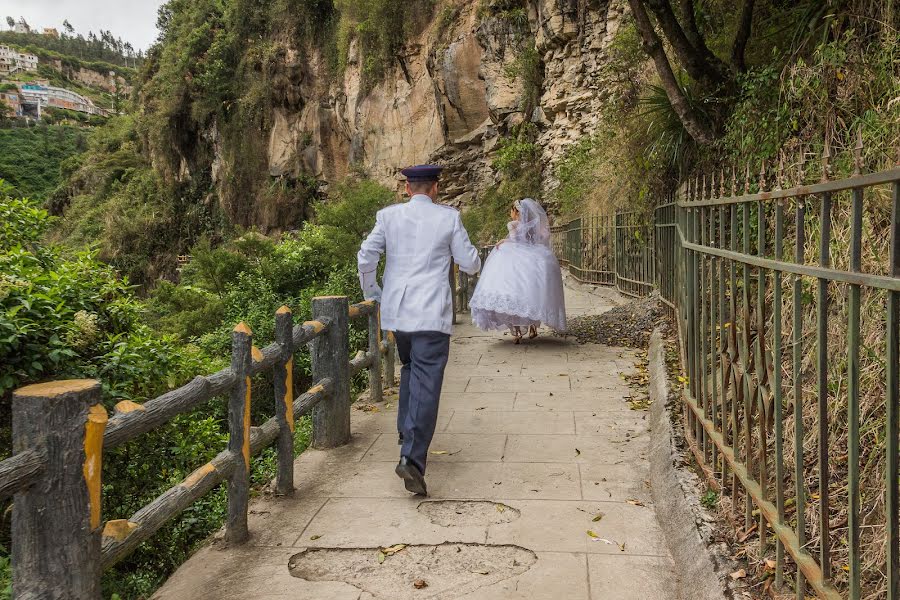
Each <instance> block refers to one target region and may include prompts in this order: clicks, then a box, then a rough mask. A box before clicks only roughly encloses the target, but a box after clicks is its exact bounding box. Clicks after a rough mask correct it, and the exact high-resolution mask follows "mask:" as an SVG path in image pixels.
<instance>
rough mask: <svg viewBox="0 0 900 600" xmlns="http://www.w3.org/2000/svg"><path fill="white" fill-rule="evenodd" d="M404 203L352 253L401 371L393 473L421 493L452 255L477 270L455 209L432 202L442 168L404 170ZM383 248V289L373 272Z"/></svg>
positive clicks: (444, 345) (445, 335)
mask: <svg viewBox="0 0 900 600" xmlns="http://www.w3.org/2000/svg"><path fill="white" fill-rule="evenodd" d="M402 173H403V174H404V175H405V176H406V193H407V194H408V195H409V196H410V200H409V202H405V203H403V204H395V205H392V206H389V207H387V208H385V209H383V210H380V211H378V214H377V215H376V217H375V228H374V229H372V232H371V233H370V234H369V236H368V237H367V238H366V240H365V241H364V242H363V243H362V247H361V248H360V250H359V254H358V255H357V259H358V263H359V279H360V284H361V285H362V289H363V294H364V295H365V298H366V299H367V300H379V301H380V302H381V327H382V328H383V329H385V330H386V331H393V332H394V336H395V338H396V340H397V352H398V354H399V355H400V362H401V363H402V364H403V366H402V368H401V370H400V406H399V408H398V414H397V430H398V431H399V432H400V444H401V450H400V462H399V464H398V465H397V469H396V472H397V475H398V476H399V477H400V478H401V479H403V482H404V484H405V485H406V489H407V490H409V491H410V492H413V493H415V494H419V495H422V496H425V495H427V489H426V487H425V467H426V463H427V458H428V447H429V446H430V445H431V438H432V437H433V436H434V429H435V425H436V423H437V415H438V403H439V402H440V397H441V385H442V384H443V380H444V368H445V367H446V366H447V358H448V357H449V353H450V331H451V328H452V323H453V300H452V298H451V292H450V282H449V277H448V274H449V272H450V259H451V257H452V258H453V260H455V261H456V264H458V265H459V268H460V270H462V271H465V272H466V273H469V274H473V275H474V274H475V273H477V272H478V271H479V270H480V269H481V259H480V258H479V256H478V250H477V249H476V248H475V247H474V246H473V245H472V243H471V242H470V241H469V235H468V234H467V233H466V230H465V228H464V227H463V224H462V219H461V218H460V215H459V211H457V210H455V209H453V208H450V207H447V206H441V205H439V204H435V203H434V201H435V200H436V199H437V194H438V179H439V177H440V173H441V167H438V166H433V165H421V166H417V167H410V168H408V169H404V170H403V171H402ZM382 254H387V263H386V265H385V269H384V278H383V279H384V291H382V289H381V287H380V286H379V285H378V281H377V277H376V271H377V269H378V262H379V260H380V258H381V255H382Z"/></svg>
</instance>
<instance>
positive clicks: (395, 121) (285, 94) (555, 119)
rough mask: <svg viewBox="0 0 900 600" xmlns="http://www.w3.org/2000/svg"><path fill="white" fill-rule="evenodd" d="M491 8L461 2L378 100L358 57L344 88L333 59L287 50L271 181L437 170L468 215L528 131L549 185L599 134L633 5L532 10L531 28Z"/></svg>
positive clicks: (570, 2) (572, 3) (589, 1)
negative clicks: (500, 154) (564, 160)
mask: <svg viewBox="0 0 900 600" xmlns="http://www.w3.org/2000/svg"><path fill="white" fill-rule="evenodd" d="M494 3H497V0H493V2H488V3H487V9H485V4H486V3H485V2H483V1H482V0H458V1H457V3H456V5H455V6H456V10H455V11H454V12H453V13H452V17H453V18H439V17H438V16H436V17H435V19H434V21H433V22H432V23H431V24H430V25H429V26H428V27H427V28H426V29H425V30H424V31H423V32H422V33H421V34H420V35H419V36H417V37H416V38H415V39H412V40H410V41H409V42H408V43H407V44H406V46H405V48H404V52H403V54H402V56H401V57H400V59H399V60H398V63H397V64H396V66H394V67H393V68H392V69H391V70H390V71H389V72H388V73H387V74H386V76H385V77H384V78H383V79H382V80H381V81H380V83H378V84H376V85H374V86H373V87H371V89H366V88H365V87H364V81H363V76H362V73H361V64H360V63H361V62H362V61H361V59H360V56H359V52H358V50H357V48H356V47H355V46H351V48H350V54H349V61H348V67H347V69H346V71H345V72H344V75H343V76H342V77H341V78H339V79H338V80H336V81H335V80H334V78H326V77H321V76H320V75H319V74H320V73H324V72H325V68H324V58H323V57H322V56H320V55H319V54H317V53H316V52H315V51H311V52H310V51H306V52H301V51H299V50H288V51H287V52H286V53H285V56H284V58H283V68H282V69H281V72H280V74H279V76H278V77H277V78H276V81H275V90H276V92H277V94H276V95H277V96H278V97H279V98H280V102H279V103H278V105H277V106H276V107H275V108H274V109H273V110H274V115H273V119H272V122H273V126H272V128H271V131H270V135H269V140H268V165H269V171H270V174H271V175H272V176H275V177H294V176H298V175H300V174H301V173H306V174H312V175H314V176H315V177H316V178H318V179H321V180H325V181H335V180H337V179H339V178H341V177H343V176H344V175H346V174H347V173H348V172H349V171H350V170H351V169H353V168H355V167H360V168H362V169H364V170H365V171H367V172H368V173H369V175H370V176H372V177H374V178H376V179H378V180H380V181H382V182H384V183H386V184H388V185H391V186H399V180H398V177H397V170H398V169H399V168H402V167H404V166H407V165H410V164H415V163H423V162H429V161H436V162H438V163H440V164H443V165H445V166H446V167H447V171H446V175H447V178H446V184H445V194H444V200H445V201H446V202H448V203H450V204H454V205H457V206H461V205H465V204H468V203H471V202H474V201H476V200H477V197H478V195H479V194H480V193H481V192H482V191H483V190H484V189H485V188H486V187H488V186H490V185H491V184H492V183H494V182H495V178H496V175H495V173H494V171H493V170H492V168H491V163H492V151H493V150H494V149H495V148H496V146H497V143H498V141H499V140H500V139H501V138H502V137H503V136H504V135H507V134H509V133H510V131H512V130H513V128H514V127H515V126H517V125H519V124H520V123H522V122H523V121H531V122H532V123H533V124H534V126H535V128H536V130H537V132H538V143H539V145H540V147H541V151H542V164H543V165H544V167H545V174H548V175H549V173H551V170H549V169H547V168H546V167H548V166H552V164H553V163H554V162H555V161H556V160H558V158H559V157H560V156H561V154H562V151H563V150H564V149H565V148H566V147H567V146H568V145H570V144H572V143H573V142H575V141H577V140H578V139H579V138H580V137H581V136H583V135H585V134H589V133H590V132H591V131H593V129H594V128H595V126H596V123H597V118H598V117H597V115H598V107H599V105H600V103H602V101H603V98H604V94H605V92H604V89H603V86H602V84H601V83H600V80H601V78H600V69H601V68H602V66H603V63H604V60H605V57H606V49H607V48H608V46H609V44H610V42H611V40H612V39H613V37H614V35H615V32H616V30H617V28H618V24H619V21H620V17H621V15H622V12H623V7H624V6H625V4H626V3H625V1H624V0H529V2H528V3H527V20H526V19H525V18H524V15H523V13H522V11H516V12H515V13H510V12H509V11H506V12H504V11H502V10H499V9H498V10H491V6H490V5H491V4H494ZM526 45H528V46H531V45H534V46H535V47H536V50H537V52H538V58H539V59H540V65H541V70H542V71H543V78H542V79H543V81H542V83H541V84H540V86H541V89H540V90H539V91H538V92H539V93H538V94H537V95H538V96H539V98H540V100H539V102H538V103H537V104H538V105H537V106H536V107H534V108H533V109H530V110H528V113H529V114H525V112H524V111H525V106H526V104H527V103H526V102H525V101H524V100H523V98H524V91H525V90H523V85H524V84H523V79H524V78H523V77H520V76H517V74H516V68H515V64H516V60H517V56H519V55H520V54H521V52H522V51H523V50H524V49H525V48H526ZM532 103H533V102H532ZM546 181H547V183H546V185H547V186H548V187H550V188H552V186H553V181H552V178H549V177H548V178H547V180H546Z"/></svg>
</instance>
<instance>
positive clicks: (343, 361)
mask: <svg viewBox="0 0 900 600" xmlns="http://www.w3.org/2000/svg"><path fill="white" fill-rule="evenodd" d="M349 310H350V305H349V303H348V301H347V297H346V296H323V297H319V298H313V302H312V311H313V319H315V320H317V321H322V320H323V319H328V320H329V321H330V323H331V324H330V325H329V326H328V331H326V332H325V335H320V336H319V337H317V338H316V339H315V340H313V342H312V344H311V349H312V375H313V381H316V382H318V381H322V380H324V379H330V380H331V394H330V395H329V397H328V398H327V399H326V400H325V401H324V402H320V403H319V404H318V405H317V406H316V407H315V409H314V410H313V415H312V420H313V432H312V446H313V447H314V448H317V449H326V448H335V447H337V446H342V445H344V444H346V443H347V442H349V441H350V362H349V354H350V350H349V344H350V341H349V339H348V337H349V331H350V323H349Z"/></svg>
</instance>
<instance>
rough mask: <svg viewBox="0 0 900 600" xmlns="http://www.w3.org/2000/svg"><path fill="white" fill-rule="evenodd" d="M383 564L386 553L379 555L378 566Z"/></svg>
mask: <svg viewBox="0 0 900 600" xmlns="http://www.w3.org/2000/svg"><path fill="white" fill-rule="evenodd" d="M383 562H384V552H379V553H378V564H379V565H380V564H381V563H383Z"/></svg>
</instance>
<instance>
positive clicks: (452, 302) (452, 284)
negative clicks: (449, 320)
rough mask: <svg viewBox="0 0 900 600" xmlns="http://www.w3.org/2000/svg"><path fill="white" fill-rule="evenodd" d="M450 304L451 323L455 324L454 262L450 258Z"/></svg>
mask: <svg viewBox="0 0 900 600" xmlns="http://www.w3.org/2000/svg"><path fill="white" fill-rule="evenodd" d="M450 305H451V306H452V307H453V324H454V325H456V307H457V306H456V305H457V302H456V263H454V262H453V259H450Z"/></svg>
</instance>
